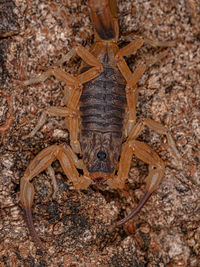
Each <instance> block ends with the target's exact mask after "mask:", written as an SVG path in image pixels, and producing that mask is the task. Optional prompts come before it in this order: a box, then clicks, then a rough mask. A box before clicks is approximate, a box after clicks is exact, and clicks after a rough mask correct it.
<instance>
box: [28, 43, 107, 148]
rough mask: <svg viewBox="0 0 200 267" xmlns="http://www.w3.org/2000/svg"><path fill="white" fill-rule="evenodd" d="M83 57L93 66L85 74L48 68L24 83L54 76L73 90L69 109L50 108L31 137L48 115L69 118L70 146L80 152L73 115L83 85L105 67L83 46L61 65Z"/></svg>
mask: <svg viewBox="0 0 200 267" xmlns="http://www.w3.org/2000/svg"><path fill="white" fill-rule="evenodd" d="M76 53H77V54H78V56H80V57H81V59H82V60H83V61H84V62H86V63H87V64H88V65H90V66H92V68H91V69H89V70H87V71H86V72H84V73H81V74H79V75H78V76H77V77H74V76H73V75H71V74H69V73H66V72H64V71H63V70H61V69H60V68H58V67H57V66H53V67H48V68H47V71H46V72H44V73H43V74H41V75H40V76H38V77H36V78H33V79H30V80H27V81H25V82H24V85H30V84H32V83H36V82H42V81H45V80H46V79H47V78H48V77H49V76H51V75H54V76H55V77H56V78H58V79H60V80H62V81H64V82H65V83H66V85H67V86H68V87H69V89H70V88H71V92H70V98H69V101H68V103H67V108H66V109H65V110H64V109H63V110H62V108H55V107H54V108H48V109H46V112H44V113H43V114H42V116H41V118H40V120H39V122H38V124H37V125H36V127H35V128H34V129H33V131H32V132H31V136H33V135H34V134H35V133H36V132H37V131H38V129H39V128H40V127H41V126H42V125H43V124H44V122H45V120H46V113H50V114H52V115H61V116H65V117H69V132H70V145H71V147H72V148H73V150H74V152H76V153H79V152H80V143H79V141H78V124H79V122H78V116H77V114H73V111H74V112H75V113H76V112H77V109H78V108H77V106H78V103H79V99H80V96H81V93H82V84H83V83H86V82H88V81H90V80H92V79H94V78H96V77H97V76H98V75H99V73H101V72H102V71H103V66H102V64H101V62H100V61H99V60H98V59H97V58H96V57H95V56H93V55H92V54H91V53H90V52H89V51H88V50H87V49H85V48H84V47H82V46H80V45H79V46H77V47H75V48H74V49H72V51H70V52H69V53H68V54H67V55H66V56H65V58H64V59H63V60H61V61H60V63H63V62H65V61H66V60H67V61H68V60H70V58H71V57H72V56H74V55H75V54H76ZM67 98H68V96H67V92H66V90H65V99H67Z"/></svg>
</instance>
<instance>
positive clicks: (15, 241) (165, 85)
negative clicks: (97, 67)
mask: <svg viewBox="0 0 200 267" xmlns="http://www.w3.org/2000/svg"><path fill="white" fill-rule="evenodd" d="M0 5H1V10H2V12H1V15H0V20H1V21H0V24H1V27H0V36H1V39H0V83H1V87H0V93H1V94H0V125H1V126H2V127H1V128H0V130H1V132H0V266H1V267H3V266H9V267H10V266H40V267H41V266H71V267H72V266H125V267H128V266H140V267H141V266H168V267H169V266H199V265H198V263H199V261H200V259H199V258H198V255H200V243H199V240H200V228H199V221H200V203H199V199H200V193H199V185H200V180H199V177H200V165H199V156H200V155H199V136H200V123H199V118H200V111H199V107H200V83H199V81H200V30H199V29H200V19H199V17H200V4H199V1H198V0H185V1H184V0H180V1H171V0H142V1H141V0H134V1H133V0H129V1H128V0H125V1H122V0H119V1H118V9H119V12H118V13H119V15H118V17H119V24H120V36H127V34H130V33H137V35H144V36H146V37H148V38H150V39H156V40H160V41H165V40H168V41H170V40H178V41H177V45H176V46H175V47H172V48H169V50H168V56H167V57H166V58H165V59H163V60H161V62H159V63H157V64H155V65H153V66H151V67H149V68H148V70H147V71H146V73H145V74H144V75H143V77H142V79H141V80H140V82H139V99H138V105H137V115H138V119H139V118H142V117H149V118H153V119H154V120H156V121H159V122H161V123H163V124H164V125H166V126H167V127H168V128H169V129H170V131H171V132H172V135H173V137H174V139H175V142H176V144H177V148H178V150H179V152H180V154H181V156H182V159H181V163H177V161H176V160H175V159H174V157H173V155H172V154H171V152H170V151H169V149H168V145H167V142H166V138H165V137H164V136H159V135H157V134H155V133H154V132H152V131H149V129H146V128H145V130H144V131H143V133H142V134H141V136H140V138H139V139H140V140H142V141H144V142H146V143H148V144H149V145H151V147H153V148H154V149H155V151H157V152H158V153H159V155H160V156H161V157H162V159H163V160H164V161H165V164H166V172H165V176H164V179H163V181H162V183H161V185H160V186H159V188H158V189H157V191H156V192H155V193H154V194H153V195H152V197H151V198H150V199H149V201H148V203H147V204H146V205H145V207H144V208H143V209H142V210H141V212H140V213H139V214H138V215H137V216H135V217H134V218H133V220H131V221H130V222H129V223H128V224H127V225H126V226H124V227H119V228H115V227H113V225H114V223H115V222H116V221H117V220H119V219H120V218H122V217H123V216H125V215H126V214H128V213H129V212H130V211H131V209H132V208H133V207H134V206H135V205H136V203H137V202H138V200H139V198H140V197H141V195H142V193H143V191H144V186H145V177H146V176H147V172H148V168H147V166H146V165H145V164H144V163H143V162H141V161H139V160H138V159H136V158H135V157H133V161H132V166H131V170H130V173H129V179H128V181H127V187H128V190H127V192H126V193H124V194H123V195H122V194H120V192H116V191H111V190H109V189H108V190H106V191H103V190H101V189H98V188H96V187H91V188H89V189H88V190H86V191H83V192H80V193H79V192H77V191H75V190H74V189H73V186H72V184H70V182H69V181H68V179H67V178H66V177H65V175H64V173H63V171H62V169H61V167H60V165H59V163H58V162H57V161H56V162H55V163H54V169H55V171H56V178H57V181H58V187H59V192H58V194H57V197H56V198H52V194H53V190H52V184H51V181H50V179H49V178H48V175H47V174H46V172H44V173H41V174H40V175H38V177H37V178H34V181H33V183H34V187H35V191H36V195H35V201H34V206H33V218H34V223H35V227H36V229H37V231H38V232H39V235H40V236H41V238H42V239H43V240H44V241H45V243H46V245H47V246H48V252H42V251H41V250H40V249H37V248H36V247H35V245H34V243H33V242H32V241H31V238H30V236H29V234H28V230H27V227H26V225H25V223H24V219H23V214H22V210H21V207H20V202H19V183H20V178H21V177H22V175H23V173H24V171H25V169H26V167H27V166H28V164H29V162H30V160H31V159H33V158H34V156H35V155H37V154H38V153H39V151H41V150H42V149H43V148H45V147H47V146H49V145H51V144H54V143H62V142H64V141H65V142H68V141H69V137H68V131H67V129H66V127H64V124H63V119H62V118H56V117H49V119H48V121H47V122H46V123H45V125H44V126H43V127H42V128H41V129H40V131H38V132H37V134H36V135H35V136H34V137H33V138H25V136H26V135H27V134H28V133H30V132H31V130H32V129H33V127H34V126H35V125H36V123H37V121H38V119H39V117H40V114H41V111H42V109H44V108H45V107H48V106H56V105H57V106H58V105H64V100H63V90H64V87H65V84H64V83H63V82H60V81H58V80H57V79H55V78H54V77H51V78H49V79H48V80H46V81H45V82H43V83H40V84H34V85H31V86H27V87H23V86H21V85H19V84H18V83H17V82H16V81H18V80H25V79H29V78H30V77H33V76H35V75H37V74H38V73H41V71H42V70H41V69H40V68H39V67H40V66H49V65H52V64H55V63H56V62H57V61H58V60H59V59H60V55H61V54H62V53H66V52H67V51H69V50H70V49H71V48H72V47H73V45H74V44H76V43H79V44H82V45H83V46H85V47H86V48H89V47H90V46H91V44H92V42H93V29H92V25H91V23H90V19H89V14H88V10H87V5H86V1H78V0H57V1H44V0H40V1H39V0H28V1H25V0H16V1H1V4H0ZM133 38H134V37H133ZM126 44H127V41H125V39H123V38H121V39H120V40H119V46H120V47H123V46H124V45H126ZM159 52H160V49H159V48H151V47H149V46H146V47H144V48H143V49H141V50H140V51H138V53H136V55H133V56H130V57H128V58H127V62H128V64H129V66H130V68H131V69H132V70H133V69H134V67H135V66H136V65H137V64H138V63H139V62H140V61H141V60H144V59H145V58H148V57H150V56H151V55H152V54H154V55H156V54H157V53H159ZM79 65H80V60H79V59H78V58H75V59H73V60H72V61H70V62H69V63H68V64H65V65H64V66H63V69H64V70H65V71H66V72H69V73H72V74H74V75H75V74H76V73H77V70H78V67H79ZM5 94H6V95H10V96H12V97H13V109H14V120H13V122H12V123H11V127H10V128H9V130H7V131H4V129H5V128H4V127H3V126H5V125H4V123H5V121H6V118H9V106H8V102H7V101H6V99H5V98H4V97H3V96H5Z"/></svg>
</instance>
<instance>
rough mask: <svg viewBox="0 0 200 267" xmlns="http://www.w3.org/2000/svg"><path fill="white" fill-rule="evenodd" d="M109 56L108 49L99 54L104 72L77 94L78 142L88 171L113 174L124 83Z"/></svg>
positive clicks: (118, 148)
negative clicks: (78, 99) (78, 114)
mask: <svg viewBox="0 0 200 267" xmlns="http://www.w3.org/2000/svg"><path fill="white" fill-rule="evenodd" d="M112 59H113V56H112V55H110V54H109V51H106V52H105V54H104V55H103V57H102V59H101V57H98V60H100V62H101V63H102V65H103V72H102V73H101V74H100V75H99V76H98V77H97V78H95V79H94V80H92V81H89V82H87V83H85V84H84V85H83V92H82V95H81V97H80V118H81V123H80V145H81V151H82V155H83V163H84V164H85V165H86V166H87V170H88V172H90V173H98V172H102V173H106V174H112V173H113V171H114V170H116V167H117V166H118V159H119V156H120V152H121V146H122V130H123V120H124V114H125V106H126V93H125V87H126V85H125V80H124V78H123V77H122V75H121V73H120V71H119V70H118V68H117V65H116V64H115V65H114V64H112V63H113V60H112ZM83 70H84V69H82V70H81V71H83ZM95 179H97V180H98V181H101V177H97V178H95ZM102 181H104V182H105V179H103V178H102Z"/></svg>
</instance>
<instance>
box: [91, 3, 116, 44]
mask: <svg viewBox="0 0 200 267" xmlns="http://www.w3.org/2000/svg"><path fill="white" fill-rule="evenodd" d="M89 7H90V16H91V20H92V23H93V25H94V27H95V30H96V33H97V34H98V37H99V38H100V39H101V40H110V39H115V40H117V39H118V35H119V27H118V22H117V4H116V0H89Z"/></svg>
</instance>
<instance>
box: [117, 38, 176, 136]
mask: <svg viewBox="0 0 200 267" xmlns="http://www.w3.org/2000/svg"><path fill="white" fill-rule="evenodd" d="M145 42H147V43H149V44H151V45H152V46H153V45H154V46H172V45H175V43H176V41H172V42H158V41H155V42H154V41H152V40H149V39H145V38H138V39H136V40H133V41H132V42H131V43H130V44H128V45H127V46H125V47H123V48H122V49H120V50H119V51H118V52H117V54H116V56H115V58H116V61H117V65H118V67H119V69H120V71H121V73H122V75H123V76H124V78H125V80H126V82H127V86H126V98H127V104H128V122H127V124H126V126H125V136H128V134H129V133H130V131H131V129H132V128H133V126H134V124H135V122H136V103H137V83H138V81H139V80H140V78H141V77H142V75H143V74H144V72H145V71H146V69H147V67H148V66H149V65H153V64H155V63H156V62H158V61H159V60H161V59H162V58H164V57H166V56H167V53H168V51H164V52H162V53H160V54H159V55H157V56H152V57H150V58H149V59H147V60H146V62H142V63H140V64H139V66H138V67H136V69H135V70H134V72H133V73H132V72H131V70H130V69H129V67H128V65H127V64H126V61H125V60H124V57H125V56H128V55H130V54H132V53H133V52H135V51H136V50H138V49H139V48H140V47H141V46H142V45H143V44H144V43H145Z"/></svg>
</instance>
